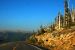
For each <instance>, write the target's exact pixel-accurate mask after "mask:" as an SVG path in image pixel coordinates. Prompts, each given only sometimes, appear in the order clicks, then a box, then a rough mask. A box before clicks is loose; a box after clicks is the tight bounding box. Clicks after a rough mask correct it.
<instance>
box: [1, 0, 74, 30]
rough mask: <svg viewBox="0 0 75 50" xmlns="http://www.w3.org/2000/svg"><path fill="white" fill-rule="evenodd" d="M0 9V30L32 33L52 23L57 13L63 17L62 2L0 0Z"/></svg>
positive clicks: (52, 0) (49, 0)
mask: <svg viewBox="0 0 75 50" xmlns="http://www.w3.org/2000/svg"><path fill="white" fill-rule="evenodd" d="M74 3H75V1H74V0H70V2H69V8H70V9H71V8H72V5H73V7H74V8H75V4H74ZM0 8H1V9H0V30H2V31H3V30H10V31H17V30H20V31H33V30H38V29H39V28H40V26H41V25H43V26H44V25H45V26H47V25H50V24H51V23H52V22H54V19H55V17H56V16H57V15H58V12H59V11H61V14H63V15H64V0H60V1H59V0H0Z"/></svg>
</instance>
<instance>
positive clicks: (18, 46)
mask: <svg viewBox="0 0 75 50" xmlns="http://www.w3.org/2000/svg"><path fill="white" fill-rule="evenodd" d="M0 50H43V49H40V48H38V47H36V46H33V45H29V44H26V43H25V42H11V43H6V44H2V45H0Z"/></svg>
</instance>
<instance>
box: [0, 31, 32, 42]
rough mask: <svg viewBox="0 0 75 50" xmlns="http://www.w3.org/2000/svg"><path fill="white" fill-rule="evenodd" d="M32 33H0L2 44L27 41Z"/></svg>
mask: <svg viewBox="0 0 75 50" xmlns="http://www.w3.org/2000/svg"><path fill="white" fill-rule="evenodd" d="M31 35H32V33H24V32H0V43H5V42H14V41H25V40H26V39H27V38H28V37H30V36H31Z"/></svg>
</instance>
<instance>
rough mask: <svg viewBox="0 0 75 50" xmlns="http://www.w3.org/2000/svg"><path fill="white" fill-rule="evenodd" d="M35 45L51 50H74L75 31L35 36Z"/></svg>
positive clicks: (69, 30)
mask: <svg viewBox="0 0 75 50" xmlns="http://www.w3.org/2000/svg"><path fill="white" fill-rule="evenodd" d="M33 38H34V40H35V43H33V44H35V45H39V46H42V47H45V48H48V49H49V50H74V49H75V30H74V29H67V30H66V29H64V30H60V31H53V32H52V33H43V34H40V35H39V34H36V35H34V36H33Z"/></svg>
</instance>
